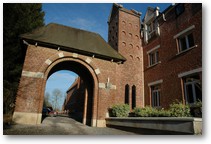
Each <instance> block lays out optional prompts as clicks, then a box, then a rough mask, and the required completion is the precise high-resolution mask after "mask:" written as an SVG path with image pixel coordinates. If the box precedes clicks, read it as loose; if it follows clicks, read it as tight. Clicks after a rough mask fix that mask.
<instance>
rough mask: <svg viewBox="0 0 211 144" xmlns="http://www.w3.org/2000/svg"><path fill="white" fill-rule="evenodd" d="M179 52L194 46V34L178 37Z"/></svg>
mask: <svg viewBox="0 0 211 144" xmlns="http://www.w3.org/2000/svg"><path fill="white" fill-rule="evenodd" d="M178 44H179V52H182V51H185V50H187V49H189V48H192V47H193V46H194V45H195V44H194V39H193V34H192V33H190V34H188V35H185V36H182V37H179V38H178Z"/></svg>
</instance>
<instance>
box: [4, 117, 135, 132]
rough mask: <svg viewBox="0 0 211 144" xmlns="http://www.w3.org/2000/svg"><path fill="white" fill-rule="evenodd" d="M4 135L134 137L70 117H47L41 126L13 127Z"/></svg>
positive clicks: (6, 130) (8, 128) (7, 129)
mask: <svg viewBox="0 0 211 144" xmlns="http://www.w3.org/2000/svg"><path fill="white" fill-rule="evenodd" d="M3 133H4V135H134V133H131V132H126V131H122V130H117V129H113V128H97V127H89V126H86V125H83V124H82V123H79V122H77V121H75V120H74V119H71V118H69V117H59V116H57V117H47V118H45V119H44V120H43V123H42V124H40V125H36V126H35V125H11V126H9V127H7V128H5V129H4V130H3Z"/></svg>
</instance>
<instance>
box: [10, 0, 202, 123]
mask: <svg viewBox="0 0 211 144" xmlns="http://www.w3.org/2000/svg"><path fill="white" fill-rule="evenodd" d="M201 7H202V4H175V5H171V6H169V7H168V8H167V9H166V10H164V11H163V12H162V13H161V12H160V11H159V8H158V7H156V8H148V10H147V13H146V15H145V17H144V19H143V20H141V21H140V15H141V13H139V12H137V11H135V10H127V9H125V8H124V7H123V6H122V5H118V4H113V6H112V9H111V13H110V16H109V21H108V27H109V31H108V43H107V42H105V41H104V40H103V38H102V37H101V36H100V35H98V34H96V33H92V32H88V31H84V30H79V29H75V28H71V27H67V26H63V25H59V24H54V23H51V24H48V25H47V26H44V27H42V28H39V29H36V30H34V31H33V32H31V33H27V34H23V35H21V42H22V45H23V46H22V47H23V49H24V50H26V56H25V62H24V66H23V70H22V77H21V80H20V84H19V89H18V93H17V98H16V107H15V112H14V114H13V120H14V121H15V122H17V123H29V124H40V123H41V117H42V108H43V101H44V92H45V86H46V81H47V79H48V77H49V76H50V75H51V74H53V73H54V72H56V71H59V70H70V71H73V72H75V73H77V74H78V75H79V77H80V80H78V81H80V82H79V83H82V86H83V93H81V95H82V97H83V98H82V99H81V101H82V104H81V111H82V114H81V115H82V122H83V123H84V124H88V125H91V126H94V127H95V126H97V127H103V126H105V117H106V115H107V113H108V108H109V107H111V106H112V105H114V104H117V103H127V104H129V105H130V107H131V110H132V109H133V108H134V107H144V106H146V105H150V106H152V107H158V108H161V107H168V106H169V104H171V103H172V102H173V101H174V100H175V99H178V100H181V101H183V103H184V104H185V103H194V102H195V101H196V100H197V99H200V100H202V92H201V91H202V90H201V85H202V9H201Z"/></svg>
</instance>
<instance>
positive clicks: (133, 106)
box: [132, 85, 136, 109]
mask: <svg viewBox="0 0 211 144" xmlns="http://www.w3.org/2000/svg"><path fill="white" fill-rule="evenodd" d="M135 107H136V86H135V85H133V86H132V109H134V108H135Z"/></svg>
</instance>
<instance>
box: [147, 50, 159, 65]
mask: <svg viewBox="0 0 211 144" xmlns="http://www.w3.org/2000/svg"><path fill="white" fill-rule="evenodd" d="M158 62H159V52H158V50H156V51H153V52H151V53H149V66H152V65H155V64H157V63H158Z"/></svg>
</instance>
